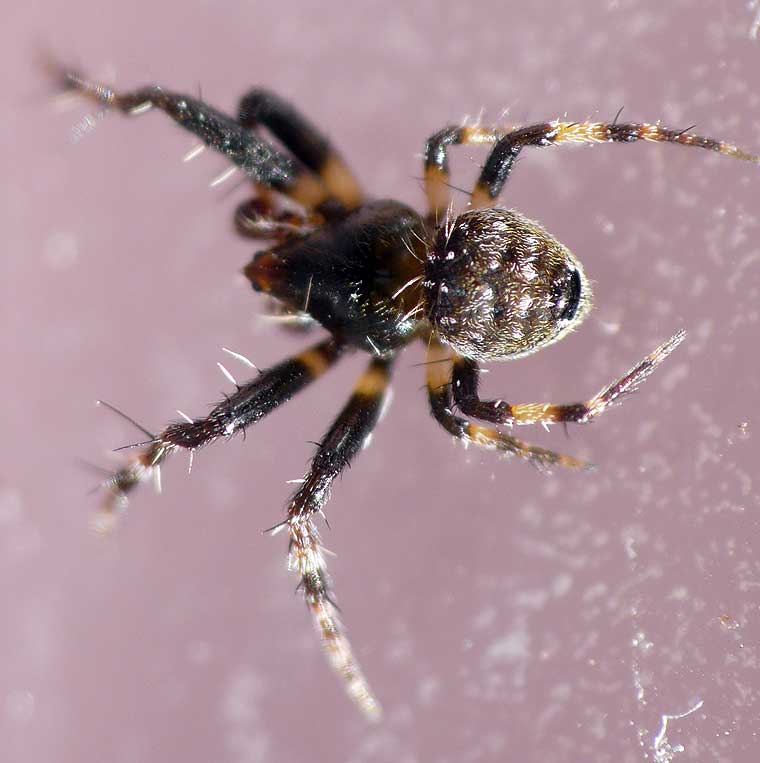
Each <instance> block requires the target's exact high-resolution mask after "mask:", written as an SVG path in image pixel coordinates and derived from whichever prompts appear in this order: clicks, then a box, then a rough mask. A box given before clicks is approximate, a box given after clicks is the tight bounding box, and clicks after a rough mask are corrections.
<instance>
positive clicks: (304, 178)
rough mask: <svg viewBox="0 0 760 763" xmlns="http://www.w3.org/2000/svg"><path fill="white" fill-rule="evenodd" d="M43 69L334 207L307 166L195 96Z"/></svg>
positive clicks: (299, 195) (302, 198)
mask: <svg viewBox="0 0 760 763" xmlns="http://www.w3.org/2000/svg"><path fill="white" fill-rule="evenodd" d="M48 68H50V69H51V73H52V74H53V76H54V77H55V78H56V79H57V81H58V83H59V86H60V87H61V89H63V90H74V91H77V92H79V93H81V94H82V95H83V96H84V97H86V98H89V99H90V100H92V101H95V102H96V103H100V104H102V105H103V106H105V107H107V108H115V109H119V110H120V111H122V112H124V113H125V114H129V115H137V114H142V113H143V112H145V111H149V110H151V109H158V110H160V111H163V112H164V113H166V114H168V115H169V116H170V117H171V118H172V119H173V120H174V121H175V122H176V123H177V124H179V125H180V126H181V127H183V128H184V129H185V130H188V131H189V132H191V133H193V134H194V135H196V136H197V137H198V138H200V140H201V141H203V143H204V144H205V145H206V146H208V147H209V148H211V149H213V150H215V151H218V152H219V153H221V154H223V155H224V156H225V157H227V159H228V160H229V161H230V162H232V164H234V165H235V166H237V167H238V168H239V169H241V170H242V171H243V172H244V173H245V174H246V175H247V176H248V178H250V180H251V181H252V182H254V183H257V184H259V185H263V186H265V187H267V188H271V189H273V190H275V191H278V192H279V193H282V194H285V195H286V196H288V197H289V198H291V199H293V200H294V201H295V202H297V203H298V204H300V205H301V206H302V207H304V208H305V209H307V210H317V211H321V209H322V207H323V205H324V207H325V210H326V211H327V212H330V211H331V210H332V209H333V208H334V206H335V204H334V199H333V198H332V195H331V194H330V192H329V191H328V189H327V188H326V186H325V184H324V183H323V182H322V180H321V179H320V178H319V177H318V176H317V175H316V174H315V173H313V172H312V171H311V170H310V169H309V168H308V167H306V166H304V165H303V164H302V163H301V162H300V161H298V160H297V159H294V158H293V157H291V156H288V155H287V154H285V153H283V152H282V151H279V150H277V149H276V148H275V147H274V146H273V145H272V144H271V143H269V142H268V141H266V140H264V139H263V138H260V137H258V136H257V135H255V134H254V133H253V132H251V130H249V129H248V128H247V127H245V126H244V125H242V124H240V123H239V122H238V121H236V120H235V119H232V117H229V116H227V115H226V114H223V113H222V112H220V111H218V110H217V109H215V108H213V107H212V106H209V105H208V104H207V103H205V102H204V101H201V100H199V99H198V98H193V97H191V96H188V95H183V94H182V93H174V92H172V91H170V90H166V89H164V88H163V87H160V86H159V85H151V86H149V87H142V88H138V89H137V90H132V91H128V92H123V91H117V90H114V89H112V88H110V87H108V86H107V85H103V84H101V83H99V82H94V81H92V80H89V79H87V78H86V77H83V76H81V75H80V74H79V73H78V72H75V71H72V70H70V69H65V68H63V67H59V66H58V65H57V63H53V62H51V63H49V67H48Z"/></svg>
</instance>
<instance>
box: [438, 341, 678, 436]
mask: <svg viewBox="0 0 760 763" xmlns="http://www.w3.org/2000/svg"><path fill="white" fill-rule="evenodd" d="M685 336H686V332H685V331H683V330H682V331H679V332H677V333H676V334H674V335H673V336H672V337H671V338H670V339H668V340H667V341H666V342H664V343H663V344H661V345H660V346H659V347H658V348H657V349H656V350H654V352H652V353H650V354H649V355H647V356H646V357H645V358H644V359H643V360H642V361H641V362H640V363H637V364H636V365H635V366H634V367H633V368H632V369H631V370H630V371H629V372H628V373H627V374H625V376H622V377H621V378H620V379H618V380H617V381H615V382H613V383H612V384H610V385H609V386H607V387H605V388H604V389H603V390H601V391H600V392H599V393H598V394H596V395H594V397H592V398H591V399H590V400H587V401H586V402H583V403H571V404H569V405H554V404H552V403H528V404H524V405H510V404H509V403H507V402H505V401H504V400H481V399H480V397H479V396H478V366H477V364H476V363H475V362H474V361H472V360H469V359H468V358H463V357H461V356H459V355H456V356H455V357H454V361H453V362H454V373H453V376H452V383H453V388H454V402H455V403H456V404H457V406H459V409H460V410H461V411H462V413H464V414H465V415H466V416H474V417H475V418H478V419H482V420H483V421H489V422H491V423H493V424H510V425H511V424H549V423H556V422H576V423H578V424H586V423H588V422H590V421H593V419H595V418H596V417H597V416H600V415H601V414H602V413H604V411H606V410H607V408H609V407H610V406H611V405H613V404H615V403H618V402H621V400H622V398H623V397H624V396H625V395H629V394H630V393H632V392H634V391H636V389H638V388H639V386H640V385H641V384H642V383H643V382H644V380H645V379H646V378H647V377H648V376H649V374H651V373H652V371H654V369H655V368H657V366H658V365H659V364H660V363H662V361H663V360H665V358H667V357H668V355H670V353H671V352H673V350H675V348H676V347H678V345H679V344H681V342H682V341H683V340H684V337H685Z"/></svg>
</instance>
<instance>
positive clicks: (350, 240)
mask: <svg viewBox="0 0 760 763" xmlns="http://www.w3.org/2000/svg"><path fill="white" fill-rule="evenodd" d="M56 76H57V78H58V81H59V82H60V84H61V86H62V88H64V89H67V90H75V91H78V92H79V93H81V94H83V95H84V96H86V97H88V98H90V99H92V100H94V101H96V102H97V103H100V104H102V105H104V106H106V107H113V108H116V109H119V110H121V111H123V112H125V113H127V114H138V113H142V112H144V111H147V110H149V109H151V108H156V109H159V110H160V111H163V112H165V113H166V114H168V115H169V116H170V117H172V119H174V120H175V121H176V122H177V123H178V124H179V125H181V126H182V127H184V128H185V129H186V130H189V131H190V132H191V133H193V134H195V135H196V136H197V137H198V138H200V139H201V141H202V143H203V144H205V145H206V146H209V147H210V148H212V149H214V150H216V151H218V152H220V153H222V154H224V156H226V157H227V158H228V159H229V161H230V162H231V163H232V165H233V166H234V167H237V168H238V169H240V170H242V172H243V173H245V175H246V176H247V177H248V178H249V179H250V181H251V183H252V184H253V185H254V188H255V191H254V195H253V197H252V198H251V199H250V200H249V201H247V202H245V203H243V204H242V205H240V206H239V207H238V209H237V212H236V214H235V224H236V227H237V230H238V232H239V233H240V234H241V235H243V236H245V237H247V238H251V239H267V240H270V241H274V242H275V245H274V246H272V247H271V248H268V249H264V250H263V251H260V252H258V253H257V254H256V255H255V256H254V257H253V259H252V260H251V261H250V262H249V263H248V265H246V267H245V269H244V273H245V275H246V276H247V277H248V279H249V280H250V281H251V284H252V286H253V288H254V290H256V291H260V292H264V293H265V294H268V295H271V296H272V297H273V298H274V299H275V300H277V302H278V303H279V304H280V305H281V307H282V309H283V310H284V311H285V312H286V313H288V314H292V315H296V316H297V315H306V316H308V317H310V318H311V319H312V320H314V321H316V322H318V323H319V324H321V325H322V326H323V327H324V328H325V329H326V330H327V332H328V333H329V336H328V337H327V338H326V339H323V340H322V341H320V342H318V343H317V344H314V345H313V346H312V347H310V348H309V349H307V350H305V351H303V352H301V353H300V354H298V355H296V356H294V357H292V358H290V359H288V360H285V361H283V362H281V363H279V364H278V365H276V366H274V367H272V368H269V369H267V370H266V371H262V372H259V374H258V375H257V376H255V377H254V378H253V379H252V380H251V381H249V382H247V383H245V384H243V385H237V384H236V391H235V392H233V393H232V394H231V395H229V396H228V397H226V398H225V399H224V400H223V401H221V402H220V403H219V404H218V405H216V406H215V407H214V408H213V409H212V410H211V412H210V413H209V414H208V415H206V416H202V417H199V418H195V419H191V418H189V417H187V418H186V420H183V421H175V422H173V423H170V424H169V425H168V426H166V428H165V429H163V430H162V431H161V432H159V433H158V434H155V435H154V434H152V433H150V432H148V431H147V430H145V432H146V435H147V436H148V438H149V439H148V440H147V441H146V442H143V443H139V450H137V451H135V454H134V455H133V456H132V457H131V458H130V459H129V461H128V463H126V464H125V466H124V467H123V468H122V469H120V470H118V471H117V472H115V473H113V474H111V475H110V476H109V478H108V479H107V480H106V482H105V483H104V486H103V487H104V491H105V498H104V501H103V505H102V508H101V511H100V512H99V515H98V519H97V526H98V527H99V528H100V529H103V530H105V529H108V528H110V526H111V525H112V524H113V522H114V519H115V516H116V514H117V513H118V512H119V511H120V510H122V509H123V508H125V506H126V503H127V497H128V495H129V494H130V493H131V492H132V490H133V489H134V488H135V487H136V486H137V485H139V484H140V483H142V482H145V481H147V480H149V479H155V478H158V477H159V475H160V468H161V464H162V463H163V462H164V461H165V460H166V458H167V457H168V456H170V455H171V454H172V453H175V452H176V451H178V450H187V451H189V452H190V453H191V455H192V453H193V452H194V451H195V450H196V449H198V448H201V447H203V446H205V445H208V444H209V443H211V442H213V441H214V440H216V439H218V438H225V439H226V438H229V437H231V436H232V435H234V434H235V433H237V432H240V431H242V430H244V429H245V428H246V427H248V426H250V425H251V424H254V423H255V422H257V421H258V420H259V419H261V418H262V417H264V416H265V415H267V414H268V413H270V412H271V411H273V410H274V409H275V408H277V407H278V406H279V405H281V404H282V403H284V402H285V401H287V400H289V399H290V398H291V397H293V396H294V395H295V394H296V393H297V392H299V391H300V390H301V389H303V388H304V387H305V386H306V385H308V384H310V383H311V382H312V381H314V380H316V379H317V378H318V377H320V376H322V374H323V373H325V371H327V370H328V369H329V368H330V367H331V366H333V365H334V364H335V363H336V362H337V361H338V360H339V359H340V358H341V357H342V356H343V355H345V354H346V353H349V352H352V351H356V350H361V351H363V352H366V353H367V354H368V355H369V356H370V359H369V363H368V366H367V369H366V371H365V372H364V373H363V374H362V375H361V377H360V378H359V380H358V382H357V384H356V387H355V389H354V390H353V393H352V395H351V397H350V399H349V400H348V402H347V403H346V405H345V407H344V408H343V410H342V411H341V412H340V414H339V415H338V417H337V418H336V419H335V421H334V423H333V424H332V426H331V427H330V429H329V430H328V432H327V433H326V434H325V436H324V437H323V438H322V440H321V441H320V442H319V444H318V447H317V451H316V454H315V456H314V458H313V460H312V462H311V465H310V467H309V469H308V470H307V472H306V474H305V476H304V478H303V480H302V481H301V482H300V485H299V487H298V489H297V490H296V492H295V494H294V495H293V496H292V498H291V499H290V501H289V503H288V505H287V515H286V518H285V519H284V520H283V521H282V522H281V523H280V524H279V525H277V526H276V527H275V528H273V531H274V532H277V531H283V532H285V533H287V535H288V537H289V566H290V568H291V569H292V570H294V571H295V572H296V573H297V574H298V576H299V577H300V588H301V589H302V590H303V593H304V596H305V598H306V603H307V605H308V607H309V609H310V610H311V613H312V615H313V617H314V620H315V623H316V627H317V630H318V632H319V633H320V635H321V638H322V642H323V644H324V648H325V651H326V652H327V655H328V658H329V661H330V662H331V664H332V666H333V668H334V669H335V671H336V672H337V673H338V675H339V676H340V678H341V680H342V681H343V682H344V684H345V687H346V690H347V692H348V694H349V695H350V696H351V698H352V699H353V700H354V701H355V702H356V703H357V704H358V706H359V707H360V708H361V710H362V711H363V712H364V713H365V715H366V716H368V717H369V718H378V717H379V715H380V706H379V704H378V702H377V701H376V699H375V697H374V695H373V693H372V691H371V690H370V688H369V685H368V683H367V681H366V679H365V677H364V675H363V673H362V671H361V669H360V668H359V666H358V664H357V662H356V660H355V658H354V656H353V654H352V651H351V647H350V644H349V642H348V640H347V638H346V635H345V631H344V628H343V626H342V624H341V621H340V618H339V616H338V612H337V609H336V606H335V604H334V603H333V600H332V598H331V584H330V579H329V577H328V574H327V572H326V568H325V558H324V550H323V547H322V544H321V541H320V536H319V532H318V529H317V526H316V523H315V520H316V519H317V518H318V515H322V512H323V509H324V506H325V504H326V502H327V500H328V498H329V494H330V488H331V485H332V483H333V480H334V479H335V478H336V477H337V476H338V475H339V474H340V473H341V472H342V471H343V469H344V468H345V467H346V466H348V465H349V463H350V462H351V460H352V459H353V458H354V456H356V454H357V453H358V452H359V451H360V450H361V448H362V446H363V444H364V443H365V442H366V441H367V439H368V437H369V435H370V433H371V432H372V429H373V427H374V426H375V424H376V423H377V421H378V418H379V417H380V415H381V412H382V408H383V401H384V399H385V396H386V393H387V391H388V387H389V382H390V378H391V373H392V370H393V364H394V362H395V360H396V358H397V356H398V354H399V352H400V351H401V350H402V349H403V348H404V347H405V346H406V345H407V344H409V343H410V342H412V341H414V340H416V339H421V340H422V341H423V342H425V343H426V344H427V348H428V349H427V362H426V364H425V365H426V369H427V389H428V397H429V401H430V411H431V413H432V415H433V417H434V418H435V419H436V421H437V422H438V423H439V424H440V425H441V426H442V427H443V428H444V429H445V430H446V431H447V432H449V433H450V434H452V435H453V436H454V437H456V438H459V439H461V440H464V441H466V442H472V443H474V444H476V445H479V446H482V447H484V448H489V449H492V450H497V451H502V452H504V453H506V454H510V455H513V456H517V457H519V458H522V459H525V460H526V461H529V462H531V463H533V464H534V465H536V466H538V467H539V468H542V469H550V468H552V467H554V466H562V467H568V468H571V469H583V468H585V467H587V464H586V463H585V462H583V461H580V460H578V459H575V458H572V457H570V456H565V455H560V454H559V453H555V452H553V451H551V450H546V449H543V448H538V447H534V446H532V445H529V444H527V443H525V442H523V441H522V440H520V439H517V438H516V437H514V436H513V435H512V433H511V430H512V429H513V427H514V426H515V425H519V424H539V423H540V424H550V423H554V422H576V423H587V422H590V421H592V420H593V419H595V418H596V417H597V416H599V415H600V414H601V413H603V412H604V411H605V410H606V409H607V408H608V407H610V406H611V405H612V404H613V403H616V402H618V401H619V400H620V399H621V398H622V397H623V396H625V395H627V394H628V393H630V392H632V391H634V390H635V389H636V388H637V387H639V385H640V384H641V383H642V382H643V381H644V380H645V379H646V378H647V376H649V374H650V373H651V372H652V371H653V370H654V369H655V368H656V367H657V366H658V365H659V364H660V363H661V362H662V361H663V360H664V359H665V358H666V357H667V356H668V355H669V354H670V353H671V352H672V351H673V350H674V349H675V348H676V347H677V346H678V345H679V344H680V343H681V341H682V340H683V338H684V336H685V333H684V331H678V332H677V333H676V334H674V335H673V336H672V337H671V338H670V339H668V340H667V341H666V342H664V343H663V344H661V345H660V346H659V347H657V349H655V350H654V352H652V353H651V354H649V355H647V357H645V358H644V359H643V360H642V361H641V362H640V363H638V364H637V365H635V366H634V367H633V368H632V369H631V370H630V371H629V372H628V373H626V374H625V375H624V376H622V377H621V378H620V379H618V380H617V381H615V382H613V383H612V384H610V385H609V386H607V387H605V388H604V389H602V390H601V391H600V392H599V393H598V394H596V395H594V396H593V397H592V398H590V399H589V400H587V401H586V402H581V403H573V404H567V405H555V404H551V403H529V404H522V405H511V404H510V403H507V402H506V401H504V400H482V399H481V398H480V396H479V394H478V373H479V368H478V363H479V362H481V361H493V360H508V359H512V358H517V357H521V356H524V355H528V354H530V353H533V352H536V351H538V350H540V349H541V348H543V347H546V346H547V345H549V344H552V343H553V342H556V341H558V340H559V339H561V338H562V337H564V336H565V335H566V334H568V332H570V331H571V330H572V329H574V328H576V327H577V326H578V325H579V324H580V323H581V321H582V320H583V319H584V318H585V317H586V315H587V314H588V312H589V309H590V307H591V290H590V287H589V283H588V280H587V279H586V276H585V275H584V272H583V268H582V267H581V264H580V262H579V261H578V260H577V259H576V258H575V256H574V255H573V254H572V253H571V252H570V251H569V250H568V249H567V248H566V247H565V246H563V245H562V244H561V243H559V242H558V241H557V240H556V239H555V238H553V237H552V236H551V235H550V234H549V233H547V232H546V231H545V230H544V229H543V228H542V227H541V226H540V225H539V224H538V223H536V222H533V221H532V220H529V219H527V218H526V217H524V216H523V215H522V214H520V213H519V212H517V211H515V210H507V209H503V208H500V207H497V206H495V205H496V202H497V199H498V197H499V195H500V194H501V191H502V189H503V187H504V183H505V182H506V180H507V178H508V177H509V174H510V172H511V171H512V168H513V166H514V163H515V160H516V159H517V157H518V155H519V154H520V152H521V151H522V149H523V148H524V147H526V146H555V145H561V144H564V143H602V142H613V143H633V142H635V141H638V140H645V141H655V142H666V143H678V144H681V145H684V146H696V147H699V148H704V149H708V150H710V151H715V152H718V153H720V154H723V155H725V156H731V157H734V158H736V159H742V160H745V161H750V162H755V163H760V157H758V156H753V155H751V154H748V153H746V152H744V151H742V150H740V149H738V148H736V147H735V146H732V145H729V144H727V143H723V142H720V141H716V140H712V139H710V138H704V137H700V136H698V135H694V134H693V133H691V132H689V131H682V130H671V129H667V128H665V127H662V126H660V125H652V124H632V123H622V122H618V120H617V119H615V120H613V121H612V122H610V123H605V122H590V121H587V122H565V121H551V122H542V123H539V124H532V125H528V126H526V127H520V128H517V129H510V130H506V129H499V128H485V127H467V126H452V127H446V128H444V129H443V130H440V131H439V132H437V133H435V134H434V135H433V136H432V137H430V138H429V139H428V141H427V142H426V144H425V152H424V184H425V191H426V195H427V202H428V213H427V214H426V215H424V216H423V215H420V214H418V213H417V212H415V211H414V210H413V209H411V208H409V207H407V206H406V205H404V204H401V203H399V202H397V201H393V200H387V199H386V200H380V201H375V200H368V199H366V198H365V196H364V194H363V192H362V190H361V188H360V187H359V184H358V183H357V181H356V179H355V178H354V176H353V175H352V174H351V171H350V170H349V168H348V167H347V165H346V163H345V162H344V160H343V159H342V158H341V156H340V155H339V154H338V153H337V152H336V151H335V149H334V148H333V147H332V146H331V145H330V143H329V142H328V141H327V140H326V138H325V137H324V136H323V135H322V134H321V133H320V132H319V131H318V130H317V129H316V128H315V127H314V126H313V125H312V124H311V123H310V122H308V121H307V120H306V119H304V117H303V116H301V115H300V114H299V113H298V112H297V111H296V110H295V109H294V108H293V107H292V106H291V105H290V104H288V103H287V102H286V101H284V100H282V99H281V98H279V97H278V96H276V95H275V94H273V93H271V92H268V91H266V90H260V89H256V90H251V91H250V92H249V93H247V94H246V95H245V96H244V97H243V99H242V100H241V102H240V108H239V112H238V116H237V118H236V119H235V118H232V117H229V116H227V115H225V114H222V113H220V112H219V111H216V110H215V109H213V108H212V107H210V106H209V105H208V104H206V103H205V102H203V101H201V100H199V99H197V98H192V97H189V96H186V95H180V94H177V93H173V92H170V91H168V90H165V89H163V88H162V87H157V86H151V87H146V88H141V89H139V90H135V91H133V92H117V91H115V90H113V89H111V88H110V87H107V86H105V85H102V84H98V83H96V82H92V81H90V80H87V79H85V78H83V77H82V76H80V75H79V74H77V73H76V72H73V71H68V70H65V69H56ZM261 127H263V128H266V129H267V130H268V131H269V132H270V133H271V134H272V135H274V136H275V137H276V138H277V139H278V140H279V142H280V143H281V145H282V146H284V148H285V149H286V150H287V152H286V151H283V150H281V149H279V148H276V147H275V146H274V145H272V144H271V143H270V142H268V141H267V140H265V139H264V138H262V137H261V136H260V135H259V134H258V133H257V132H256V129H257V128H261ZM474 144H486V145H490V146H491V150H490V153H489V155H488V158H487V159H486V162H485V164H484V165H483V168H482V170H481V172H480V176H479V178H478V180H477V183H476V185H475V188H474V189H473V191H472V193H471V195H470V203H469V208H468V209H467V210H466V211H465V212H463V213H462V214H460V215H458V216H455V215H454V213H453V207H452V204H451V200H450V188H451V186H450V184H449V168H448V161H447V151H448V148H449V147H450V146H453V145H474ZM282 197H285V198H286V199H287V203H286V204H283V198H282ZM294 210H297V211H294ZM238 357H241V356H238ZM241 359H242V358H241ZM457 409H458V412H457ZM460 414H461V415H460ZM472 419H478V420H479V421H481V422H484V423H474V422H473V421H472ZM494 425H496V426H501V427H502V429H499V428H496V427H495V426H494ZM504 427H505V428H506V430H507V431H504V429H503V428H504Z"/></svg>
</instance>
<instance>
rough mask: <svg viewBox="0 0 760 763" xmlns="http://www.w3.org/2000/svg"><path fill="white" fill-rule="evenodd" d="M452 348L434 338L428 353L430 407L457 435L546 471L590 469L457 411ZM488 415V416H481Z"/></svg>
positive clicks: (437, 419) (444, 425)
mask: <svg viewBox="0 0 760 763" xmlns="http://www.w3.org/2000/svg"><path fill="white" fill-rule="evenodd" d="M452 354H453V353H452V351H451V350H450V349H449V348H448V347H446V346H445V345H443V344H442V343H441V342H439V341H438V340H437V339H435V338H433V339H432V340H431V342H430V347H429V349H428V355H427V363H426V365H427V388H428V397H429V399H430V410H431V412H432V414H433V416H434V417H435V420H436V421H437V422H438V423H439V424H440V425H441V426H442V427H443V428H444V429H445V430H446V431H447V432H449V433H450V434H452V435H454V437H456V438H458V439H460V440H462V441H464V442H465V443H470V442H471V443H474V444H475V445H479V446H480V447H482V448H488V449H491V450H500V451H502V452H504V453H509V454H511V455H513V456H518V457H519V458H524V459H525V460H526V461H529V462H530V463H532V464H533V465H534V466H536V467H537V468H538V469H540V470H542V471H549V470H550V469H551V468H552V467H553V466H562V467H565V468H568V469H587V468H589V466H590V464H588V463H586V462H585V461H581V460H579V459H577V458H573V457H572V456H564V455H562V454H560V453H555V452H554V451H553V450H546V449H545V448H538V447H536V446H534V445H529V444H528V443H526V442H523V441H522V440H519V439H517V438H516V437H512V436H511V435H508V434H506V433H505V432H500V431H499V430H498V429H493V428H492V427H485V426H482V425H481V424H475V423H473V422H472V421H468V420H467V419H463V418H462V417H461V416H457V415H456V414H455V413H454V394H453V392H452V386H453V385H452V373H453V369H452ZM481 418H487V417H481Z"/></svg>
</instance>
